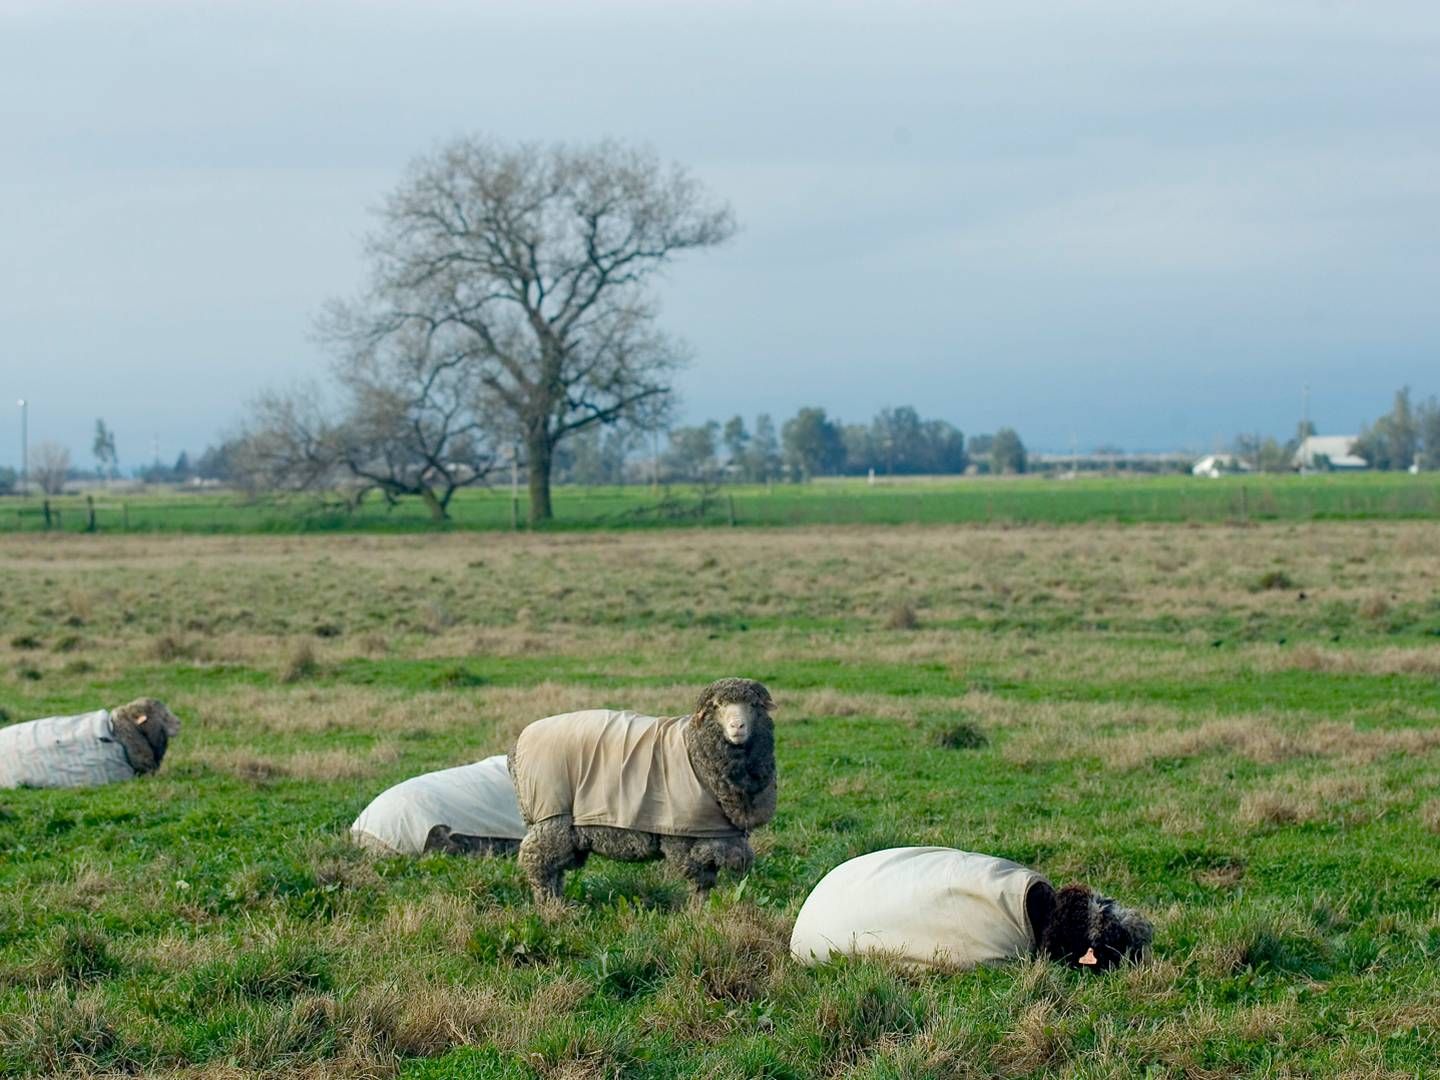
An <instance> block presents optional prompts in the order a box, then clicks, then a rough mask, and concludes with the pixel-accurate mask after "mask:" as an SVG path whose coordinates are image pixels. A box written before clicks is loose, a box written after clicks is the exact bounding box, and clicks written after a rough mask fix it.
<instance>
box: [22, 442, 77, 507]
mask: <svg viewBox="0 0 1440 1080" xmlns="http://www.w3.org/2000/svg"><path fill="white" fill-rule="evenodd" d="M69 475H70V451H69V450H67V449H65V447H63V446H61V445H60V444H59V443H54V442H42V443H41V444H40V445H39V446H37V447H35V449H34V450H31V451H30V477H31V479H33V480H34V481H35V482H36V483H38V484H39V485H40V490H41V491H43V492H45V494H46V495H59V494H60V493H61V492H62V491H64V490H65V479H66V477H68V476H69Z"/></svg>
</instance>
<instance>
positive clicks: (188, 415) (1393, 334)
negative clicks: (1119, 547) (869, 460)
mask: <svg viewBox="0 0 1440 1080" xmlns="http://www.w3.org/2000/svg"><path fill="white" fill-rule="evenodd" d="M1437 102H1440V4H1436V3H1435V2H1434V0H1414V2H1389V0H1368V2H1365V3H1359V2H1353V3H1352V2H1343V3H1342V2H1334V0H1294V2H1290V0H1243V2H1232V0H1166V2H1164V3H1155V2H1153V0H1133V2H1121V0H1086V2H1072V3H1062V2H1058V0H1055V2H1033V3H1032V2H1027V0H994V2H979V0H973V2H959V0H956V2H953V3H944V4H941V3H903V2H897V0H874V2H871V3H864V4H835V3H826V4H814V5H811V4H801V3H784V2H770V3H755V4H745V3H707V4H702V3H696V2H691V3H682V2H670V3H658V2H656V3H609V2H605V0H586V2H584V3H574V4H562V3H553V2H544V0H540V2H537V0H530V2H526V3H517V4H504V3H481V2H475V0H470V2H464V3H438V2H424V0H409V2H405V3H400V2H393V3H381V2H371V3H358V2H352V3H344V4H341V3H318V2H298V0H291V2H288V3H273V4H272V3H266V2H262V0H249V2H246V3H233V4H230V3H219V2H212V0H206V2H201V0H193V2H189V3H180V2H168V3H161V2H155V3H133V2H128V0H105V2H101V3H90V4H80V3H68V2H65V0H44V2H28V0H0V395H3V397H0V461H10V462H14V461H15V459H17V458H18V442H19V438H18V430H17V429H18V415H17V414H18V410H17V409H16V408H15V399H17V398H19V397H25V398H28V399H30V400H31V402H32V408H31V413H30V437H31V444H32V445H33V444H34V443H35V442H37V441H40V440H44V439H55V440H58V441H61V442H64V443H68V444H69V445H70V446H71V448H72V449H73V450H74V451H75V455H76V459H77V463H80V464H89V463H90V453H89V448H90V436H91V432H92V431H93V427H94V422H95V419H96V417H104V418H105V419H106V420H107V421H108V422H109V423H110V424H111V425H112V427H114V428H115V430H116V431H117V433H118V442H119V450H120V456H121V463H122V465H135V464H138V463H140V462H143V461H145V460H148V459H149V458H150V456H151V446H152V440H155V439H157V438H158V443H159V450H160V454H161V456H162V457H164V458H166V459H173V457H174V455H175V454H176V453H177V452H178V451H179V450H180V449H181V448H188V449H190V450H191V451H192V452H193V451H196V450H199V449H202V448H203V447H204V446H205V445H206V444H207V443H208V442H209V441H211V440H212V439H213V438H214V437H215V435H216V434H217V432H218V431H220V430H221V429H223V428H224V427H225V426H226V425H227V424H231V423H233V422H234V421H235V420H237V419H238V418H239V416H240V415H241V412H242V409H243V405H244V402H245V401H246V400H247V399H248V398H250V397H251V396H252V395H253V394H254V393H255V392H256V391H257V390H259V389H261V388H262V387H264V386H266V385H284V384H287V383H289V382H291V381H293V380H294V379H296V378H297V377H304V376H308V375H314V374H318V373H319V372H321V371H322V370H323V366H324V363H325V360H324V357H323V355H322V354H321V352H320V350H319V349H318V348H317V347H316V345H315V344H314V343H313V342H312V341H311V339H310V326H311V322H312V319H313V317H314V315H315V313H316V311H317V309H318V308H319V306H320V305H321V304H322V303H323V302H324V301H325V300H326V299H327V298H328V297H331V296H335V295H342V294H347V293H351V292H353V291H354V290H355V288H356V287H357V286H358V285H359V283H360V281H361V278H362V266H361V263H360V258H359V256H360V241H361V237H362V236H363V234H364V233H365V231H366V230H367V228H368V215H369V211H370V208H372V207H374V206H375V205H376V204H377V203H378V202H379V200H380V198H381V196H382V195H383V194H384V193H385V192H386V191H387V190H388V189H389V188H391V187H392V186H394V185H395V183H396V182H397V180H398V179H399V177H400V175H401V172H402V171H403V169H404V167H405V165H406V164H407V162H408V161H409V160H410V159H411V158H412V157H413V156H414V155H416V154H418V153H420V152H422V151H425V150H428V149H430V148H432V147H433V146H434V145H435V144H436V143H437V142H439V141H441V140H444V139H446V138H448V137H451V136H453V135H456V134H458V133H461V132H486V133H491V134H494V135H498V136H501V137H503V138H507V139H539V140H552V139H564V140H589V139H594V138H598V137H601V136H615V137H618V138H621V139H625V140H633V141H639V142H643V143H646V144H648V145H650V146H652V147H654V148H655V149H656V150H657V151H658V152H659V153H660V154H661V155H662V156H664V157H667V158H673V159H675V160H678V161H681V162H683V163H685V164H687V165H688V166H690V167H691V168H692V169H693V171H694V172H695V173H696V174H698V175H699V176H700V177H701V178H702V179H703V180H704V181H705V182H706V183H707V184H708V185H709V186H710V187H711V188H712V189H713V190H714V191H715V192H717V193H718V194H720V195H723V196H724V197H726V198H728V199H729V200H730V201H731V202H732V203H733V205H734V207H735V210H736V213H737V216H738V218H739V220H740V222H741V224H742V231H741V233H740V234H739V235H738V236H737V237H736V238H735V239H734V240H732V241H731V242H730V243H729V244H727V245H726V246H724V247H723V248H720V249H718V250H714V251H710V252H705V253H701V254H695V255H692V256H688V257H686V258H685V259H682V260H681V261H680V262H678V263H677V264H676V266H675V267H674V269H673V271H672V272H671V273H670V275H669V277H668V279H667V281H666V282H665V284H664V287H663V296H664V322H665V325H666V327H667V329H669V330H670V331H672V332H674V333H676V334H677V335H679V336H681V337H683V338H685V339H687V340H688V341H689V342H690V344H691V345H692V346H693V348H694V351H695V356H696V360H695V364H694V366H693V368H692V369H691V370H690V371H689V372H687V373H686V374H685V375H684V377H683V379H682V380H681V384H680V386H681V390H682V392H683V394H684V398H685V411H686V415H687V418H689V419H691V420H696V419H701V418H705V417H711V416H713V417H718V418H724V417H725V416H728V415H731V414H733V413H735V412H741V413H744V414H745V415H746V416H753V415H754V414H755V413H757V412H762V411H763V412H770V413H772V414H774V415H775V416H776V417H777V418H779V417H783V416H786V415H789V414H790V413H792V412H793V411H794V410H795V409H796V408H797V407H798V406H800V405H803V404H818V405H823V406H824V407H826V408H827V409H828V410H829V411H830V412H831V413H832V414H833V415H838V416H840V417H842V418H844V419H847V420H856V419H868V418H869V417H870V416H871V415H872V414H873V413H874V412H875V411H876V409H877V408H879V407H881V406H884V405H899V404H907V403H913V404H914V405H916V406H917V407H918V408H919V409H920V411H921V413H922V414H923V415H926V416H940V417H944V418H945V419H948V420H950V421H952V422H953V423H955V424H957V425H959V426H960V427H961V428H962V429H963V430H965V431H966V432H967V433H976V432H981V431H986V430H993V429H994V428H995V427H997V426H1000V425H1006V424H1008V425H1012V426H1014V427H1016V428H1017V429H1019V431H1020V433H1021V434H1022V436H1024V437H1025V439H1026V440H1027V442H1029V443H1030V444H1031V445H1032V446H1035V447H1054V448H1068V447H1069V445H1070V442H1071V439H1072V438H1074V439H1076V440H1077V441H1078V443H1079V445H1080V446H1081V447H1082V448H1083V447H1087V446H1092V445H1095V444H1097V443H1100V442H1108V443H1113V444H1118V445H1121V446H1124V447H1128V448H1171V447H1193V448H1200V449H1208V448H1210V447H1211V446H1212V444H1214V443H1215V441H1216V440H1217V438H1219V439H1226V440H1228V439H1229V437H1231V436H1232V435H1234V434H1235V433H1236V432H1237V431H1241V430H1259V431H1262V432H1268V433H1275V434H1278V435H1282V436H1283V435H1287V434H1289V432H1290V431H1292V430H1293V427H1294V424H1295V422H1296V420H1297V419H1298V416H1299V412H1300V400H1301V389H1302V387H1303V386H1304V385H1305V384H1306V383H1309V384H1310V386H1311V387H1312V406H1311V410H1312V415H1313V417H1314V418H1315V420H1316V421H1317V423H1318V425H1319V427H1320V428H1321V430H1322V431H1341V432H1349V431H1353V430H1355V429H1357V428H1358V427H1359V425H1360V424H1361V422H1362V421H1365V420H1368V419H1370V418H1373V417H1374V416H1375V415H1377V414H1378V413H1380V412H1382V411H1384V410H1385V409H1386V408H1387V407H1388V405H1389V401H1390V397H1391V395H1392V393H1393V391H1394V389H1395V388H1396V387H1398V386H1400V385H1402V384H1406V383H1408V384H1411V385H1412V386H1413V387H1414V388H1415V390H1416V392H1417V393H1418V394H1420V395H1421V396H1428V395H1429V394H1431V393H1440V319H1437V315H1440V303H1437V291H1436V286H1437V281H1440V138H1437V137H1440V108H1437Z"/></svg>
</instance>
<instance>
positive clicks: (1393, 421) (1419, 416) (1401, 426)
mask: <svg viewBox="0 0 1440 1080" xmlns="http://www.w3.org/2000/svg"><path fill="white" fill-rule="evenodd" d="M1315 434H1318V433H1317V432H1316V430H1315V425H1314V424H1313V423H1308V422H1302V423H1300V424H1299V425H1298V426H1297V428H1296V431H1295V435H1294V436H1293V437H1292V438H1290V439H1288V440H1286V441H1285V442H1280V441H1278V440H1277V439H1275V438H1274V437H1265V436H1261V435H1259V434H1253V435H1251V434H1244V435H1237V436H1236V437H1235V441H1234V442H1233V443H1232V445H1231V452H1232V453H1233V454H1234V455H1235V457H1236V458H1237V459H1238V460H1240V461H1242V462H1244V463H1245V464H1246V465H1247V466H1249V467H1250V468H1252V469H1255V470H1257V471H1259V472H1290V471H1292V470H1294V469H1295V468H1296V455H1297V453H1298V452H1299V450H1300V447H1301V444H1302V443H1303V442H1304V440H1305V439H1306V438H1307V437H1309V436H1311V435H1315ZM1351 449H1352V451H1353V453H1354V454H1355V455H1356V456H1357V457H1361V458H1364V459H1365V461H1366V462H1367V463H1368V464H1369V466H1370V468H1372V469H1380V470H1386V471H1389V470H1401V471H1403V470H1406V469H1409V468H1411V467H1412V466H1414V467H1415V468H1418V469H1425V470H1433V469H1440V399H1437V398H1435V397H1433V396H1432V397H1430V398H1429V399H1428V400H1426V401H1422V402H1420V403H1419V404H1418V405H1417V404H1415V403H1413V402H1412V401H1411V396H1410V388H1409V387H1408V386H1406V387H1402V388H1401V389H1400V390H1397V391H1396V392H1395V401H1394V404H1393V405H1392V406H1391V408H1390V411H1389V412H1387V413H1386V414H1385V415H1383V416H1381V417H1379V418H1378V419H1377V420H1375V421H1374V422H1373V423H1370V424H1366V425H1365V427H1363V428H1362V429H1361V431H1360V434H1359V436H1358V437H1357V438H1356V440H1355V443H1354V445H1353V447H1352V448H1351ZM1327 464H1328V462H1327V460H1326V459H1325V458H1324V457H1323V455H1322V456H1321V457H1320V459H1319V460H1318V461H1317V462H1316V463H1315V467H1318V468H1322V469H1323V468H1325V467H1327Z"/></svg>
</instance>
